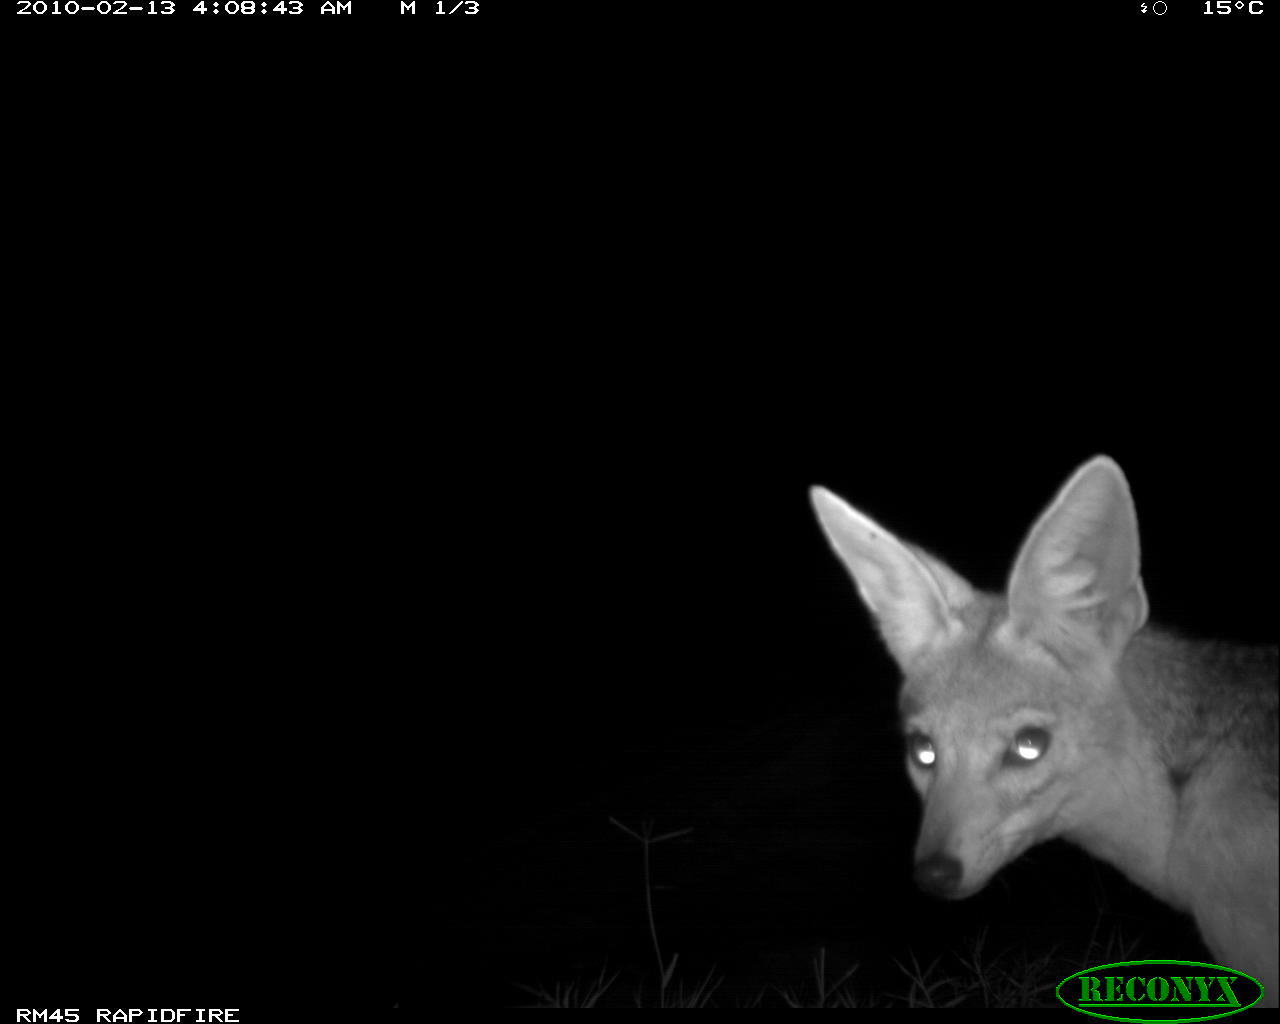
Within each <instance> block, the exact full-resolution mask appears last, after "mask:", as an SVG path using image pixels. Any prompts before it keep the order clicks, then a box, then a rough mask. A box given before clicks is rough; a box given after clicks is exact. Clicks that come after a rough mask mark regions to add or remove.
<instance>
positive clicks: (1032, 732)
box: [1004, 725, 1049, 764]
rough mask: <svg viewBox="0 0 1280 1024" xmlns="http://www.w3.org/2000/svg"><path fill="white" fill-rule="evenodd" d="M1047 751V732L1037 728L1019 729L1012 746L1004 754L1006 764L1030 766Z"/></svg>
mask: <svg viewBox="0 0 1280 1024" xmlns="http://www.w3.org/2000/svg"><path fill="white" fill-rule="evenodd" d="M1048 749H1049V730H1047V729H1041V728H1040V727H1039V726H1035V725H1033V726H1029V727H1028V728H1026V729H1019V730H1018V734H1017V735H1016V736H1015V737H1014V738H1013V745H1012V746H1010V747H1009V750H1008V752H1007V753H1006V754H1005V758H1004V759H1005V763H1006V764H1030V763H1031V762H1033V761H1039V760H1040V758H1042V757H1044V753H1045V751H1046V750H1048Z"/></svg>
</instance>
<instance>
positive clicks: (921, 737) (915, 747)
mask: <svg viewBox="0 0 1280 1024" xmlns="http://www.w3.org/2000/svg"><path fill="white" fill-rule="evenodd" d="M907 756H908V757H910V758H911V760H912V761H914V762H915V763H916V765H917V766H918V767H920V768H932V767H933V763H934V761H936V760H937V759H938V754H937V752H936V751H935V750H934V749H933V740H931V739H929V737H928V736H926V735H925V734H924V733H922V732H913V733H912V734H911V735H910V736H908V737H907Z"/></svg>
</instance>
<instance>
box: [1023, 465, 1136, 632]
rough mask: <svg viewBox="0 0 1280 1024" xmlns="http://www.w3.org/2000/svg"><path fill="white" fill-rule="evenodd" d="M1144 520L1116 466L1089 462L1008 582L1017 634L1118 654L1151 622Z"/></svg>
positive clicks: (1038, 528) (1035, 533)
mask: <svg viewBox="0 0 1280 1024" xmlns="http://www.w3.org/2000/svg"><path fill="white" fill-rule="evenodd" d="M1138 563H1139V558H1138V517H1137V513H1136V512H1135V511H1134V507H1133V497H1132V495H1131V494H1130V493H1129V483H1128V481H1127V480H1125V478H1124V474H1123V473H1122V472H1120V467H1119V466H1117V465H1116V464H1115V463H1114V462H1113V461H1112V460H1111V459H1109V458H1107V457H1106V456H1105V455H1098V456H1096V457H1094V458H1093V459H1090V460H1089V461H1088V462H1086V463H1085V464H1084V465H1083V466H1081V467H1080V468H1079V469H1078V470H1076V472H1075V475H1073V476H1072V477H1071V479H1070V480H1068V481H1067V482H1066V484H1065V485H1064V486H1063V488H1062V490H1061V491H1059V492H1058V496H1057V497H1056V498H1055V499H1054V500H1053V503H1052V504H1050V506H1049V507H1048V509H1046V510H1045V512H1044V514H1043V515H1041V516H1040V520H1039V521H1038V522H1037V523H1036V525H1035V526H1034V527H1032V529H1031V533H1030V534H1028V536H1027V539H1026V541H1024V542H1023V545H1022V551H1021V552H1019V554H1018V560H1017V561H1016V562H1015V563H1014V566H1013V573H1012V575H1011V576H1010V577H1009V619H1010V624H1011V625H1012V626H1013V628H1014V629H1015V630H1016V631H1017V632H1019V633H1027V632H1031V633H1034V634H1036V635H1037V636H1039V637H1040V638H1041V639H1044V640H1047V641H1049V642H1053V641H1054V640H1056V639H1062V640H1067V641H1068V642H1071V641H1074V646H1078V645H1079V644H1081V643H1083V644H1085V645H1086V646H1093V647H1096V646H1101V647H1102V648H1103V649H1105V650H1107V651H1109V652H1111V653H1112V654H1119V652H1120V651H1121V650H1123V649H1124V645H1125V643H1127V642H1128V639H1129V637H1130V636H1132V635H1133V634H1134V633H1135V632H1137V631H1138V630H1139V629H1140V628H1141V627H1142V624H1143V623H1144V622H1146V621H1147V595H1146V593H1145V592H1144V591H1143V589H1142V579H1141V576H1140V575H1139V564H1138Z"/></svg>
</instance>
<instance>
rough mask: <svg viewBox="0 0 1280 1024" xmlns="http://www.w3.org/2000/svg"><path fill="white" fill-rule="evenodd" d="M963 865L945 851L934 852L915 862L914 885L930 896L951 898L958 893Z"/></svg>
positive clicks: (962, 874) (956, 896)
mask: <svg viewBox="0 0 1280 1024" xmlns="http://www.w3.org/2000/svg"><path fill="white" fill-rule="evenodd" d="M963 877H964V865H963V864H961V863H960V861H959V860H958V859H957V858H955V857H952V856H950V855H949V854H946V853H935V854H933V855H932V856H929V857H926V858H925V859H924V860H922V861H918V862H917V863H916V871H915V879H916V885H918V886H920V888H921V889H922V890H923V891H924V892H927V893H928V894H929V895H930V896H937V897H939V898H941V899H944V900H953V899H956V898H958V896H959V894H960V880H961V879H962V878H963Z"/></svg>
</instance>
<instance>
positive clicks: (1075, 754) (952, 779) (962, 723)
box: [811, 456, 1147, 898]
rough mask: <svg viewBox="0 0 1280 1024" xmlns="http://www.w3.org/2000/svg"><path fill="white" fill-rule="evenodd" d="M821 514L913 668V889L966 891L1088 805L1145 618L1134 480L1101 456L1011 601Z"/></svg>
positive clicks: (834, 514) (908, 685)
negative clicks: (1124, 658)
mask: <svg viewBox="0 0 1280 1024" xmlns="http://www.w3.org/2000/svg"><path fill="white" fill-rule="evenodd" d="M811 497H812V499H813V505H814V508H815V509H816V510H817V513H818V519H819V521H820V522H821V523H822V527H823V529H824V530H825V531H826V534H827V538H828V539H829V540H830V542H831V545H832V547H833V548H834V549H835V552H836V554H837V555H838V556H839V558H840V560H841V561H842V562H843V563H844V565H845V566H846V568H848V570H849V572H850V573H851V574H852V576H853V579H854V582H855V583H856V584H857V587H858V593H859V594H860V595H861V597H862V600H863V601H864V602H865V603H866V605H867V606H868V607H869V608H870V609H871V612H872V614H873V615H874V616H875V619H876V622H877V624H878V625H879V627H880V631H881V634H882V635H883V637H884V639H885V642H886V643H887V644H888V647H889V650H890V652H891V653H892V654H893V656H894V658H895V659H896V660H897V662H898V664H899V666H900V667H901V669H902V672H903V677H904V679H903V687H902V700H901V707H902V721H903V727H904V732H905V735H906V747H907V770H908V772H909V773H910V776H911V780H912V782H913V783H914V784H915V787H916V789H917V790H918V791H919V792H920V795H921V797H922V798H923V800H924V822H923V824H922V826H921V829H920V838H919V841H918V842H917V844H916V880H917V882H918V883H919V884H920V886H921V887H922V888H924V889H926V890H928V891H929V892H932V893H934V894H936V895H939V896H945V897H949V898H960V897H964V896H969V895H972V894H973V893H975V892H977V891H978V890H979V889H981V888H982V887H983V886H984V885H985V884H986V883H987V881H988V880H989V879H990V878H991V876H992V875H993V874H994V873H995V872H996V871H997V870H999V868H1000V867H1001V866H1002V865H1004V864H1005V863H1007V862H1008V861H1010V860H1011V859H1013V858H1014V857H1016V856H1017V855H1018V854H1020V853H1021V852H1022V851H1023V850H1025V849H1026V848H1027V847H1028V846H1031V845H1032V844H1033V843H1036V842H1039V841H1041V840H1043V839H1048V838H1050V837H1052V836H1054V835H1056V834H1057V833H1059V832H1060V831H1062V830H1063V829H1066V828H1068V827H1069V826H1070V825H1071V824H1072V820H1073V817H1074V816H1075V814H1076V813H1078V811H1079V808H1080V806H1081V805H1082V804H1087V803H1088V793H1086V792H1083V791H1082V790H1084V789H1085V788H1086V787H1087V783H1086V782H1085V780H1086V779H1088V778H1089V777H1090V776H1091V775H1093V774H1094V773H1092V772H1091V771H1089V770H1088V768H1089V765H1090V763H1091V761H1093V760H1096V759H1097V756H1098V753H1099V751H1098V749H1097V748H1098V747H1099V746H1100V745H1103V744H1105V743H1106V742H1107V736H1108V734H1109V733H1110V732H1111V731H1112V726H1111V725H1110V723H1108V721H1107V717H1108V715H1107V712H1108V709H1109V707H1110V706H1111V704H1110V701H1109V700H1108V699H1107V698H1108V695H1109V694H1110V692H1111V689H1112V687H1114V686H1115V685H1116V672H1115V669H1116V664H1117V662H1118V661H1119V658H1120V656H1121V654H1122V653H1123V652H1124V648H1125V646H1126V644H1127V643H1128V641H1129V638H1130V637H1131V636H1132V635H1133V633H1135V632H1136V631H1137V630H1138V629H1140V628H1141V626H1142V624H1143V623H1144V622H1145V621H1146V617H1147V599H1146V595H1145V594H1144V593H1143V589H1142V582H1141V579H1140V578H1139V573H1138V528H1137V519H1136V516H1135V513H1134V508H1133V499H1132V498H1131V497H1130V494H1129V486H1128V484H1127V482H1126V481H1125V478H1124V474H1123V473H1121V472H1120V467H1119V466H1117V465H1116V464H1115V463H1114V462H1113V461H1111V459H1109V458H1107V457H1105V456H1098V457H1096V458H1094V459H1092V460H1090V461H1089V462H1087V463H1085V465H1083V466H1081V467H1080V468H1079V469H1078V470H1077V471H1076V472H1075V475H1073V476H1072V477H1071V479H1070V480H1068V481H1067V483H1066V484H1065V485H1064V486H1063V488H1062V490H1061V491H1060V492H1059V494H1058V496H1057V497H1056V498H1055V499H1054V501H1053V502H1052V503H1051V504H1050V505H1049V507H1048V509H1047V510H1046V511H1045V512H1044V513H1043V514H1042V515H1041V517H1040V519H1039V521H1038V522H1037V523H1036V524H1035V525H1034V526H1033V527H1032V529H1031V532H1030V534H1028V536H1027V539H1026V540H1025V541H1024V542H1023V545H1022V550H1021V551H1020V552H1019V554H1018V557H1017V560H1016V561H1015V562H1014V567H1013V572H1012V574H1011V575H1010V577H1009V585H1008V589H1007V592H1006V594H1005V595H1004V596H1003V597H997V596H995V595H989V594H983V593H979V592H977V591H975V590H974V589H973V588H972V587H971V586H970V585H969V584H968V583H966V582H965V581H964V580H963V579H962V578H961V577H960V576H958V575H957V574H956V573H954V572H953V571H952V570H950V569H948V568H947V567H946V566H945V565H943V564H942V563H941V562H940V561H938V560H937V559H935V558H933V557H932V556H930V555H928V554H926V553H925V552H924V551H921V550H920V549H919V548H916V547H914V546H911V545H908V544H905V543H903V542H902V541H900V540H898V539H897V538H896V537H894V536H893V534H891V533H889V532H888V531H887V530H885V529H883V528H882V527H881V526H879V525H878V524H877V523H875V522H873V521H872V520H871V519H869V518H867V517H866V516H864V515H863V514H862V513H860V512H858V511H856V510H855V509H853V508H851V507H850V506H849V505H847V504H845V502H843V501H841V500H840V499H839V498H837V497H836V496H835V495H834V494H832V493H831V492H830V491H827V490H824V489H822V488H820V487H815V488H814V489H813V490H812V492H811Z"/></svg>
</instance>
